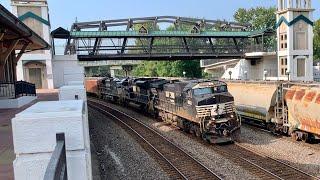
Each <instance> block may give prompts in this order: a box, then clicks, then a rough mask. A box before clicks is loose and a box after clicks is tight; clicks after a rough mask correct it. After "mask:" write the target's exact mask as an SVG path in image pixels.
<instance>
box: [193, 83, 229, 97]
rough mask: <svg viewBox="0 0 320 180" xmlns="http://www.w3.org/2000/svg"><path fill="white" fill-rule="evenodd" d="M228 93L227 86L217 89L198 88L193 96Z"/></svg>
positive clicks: (217, 87)
mask: <svg viewBox="0 0 320 180" xmlns="http://www.w3.org/2000/svg"><path fill="white" fill-rule="evenodd" d="M227 91H228V88H227V86H225V85H223V86H216V87H206V88H197V89H194V90H193V94H194V95H195V96H202V95H208V94H214V93H222V92H227Z"/></svg>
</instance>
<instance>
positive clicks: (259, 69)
mask: <svg viewBox="0 0 320 180" xmlns="http://www.w3.org/2000/svg"><path fill="white" fill-rule="evenodd" d="M277 68H278V64H277V57H276V56H265V57H263V58H262V59H261V60H257V62H256V65H251V60H246V59H241V60H240V61H239V62H238V63H237V64H236V65H235V66H234V67H233V68H228V69H227V70H226V71H225V72H224V74H223V76H222V78H223V79H230V75H229V71H231V72H232V74H231V79H237V80H239V79H241V80H264V79H265V76H264V71H265V70H266V71H267V72H268V74H267V79H271V78H273V79H274V78H277ZM245 72H246V73H247V74H246V73H245Z"/></svg>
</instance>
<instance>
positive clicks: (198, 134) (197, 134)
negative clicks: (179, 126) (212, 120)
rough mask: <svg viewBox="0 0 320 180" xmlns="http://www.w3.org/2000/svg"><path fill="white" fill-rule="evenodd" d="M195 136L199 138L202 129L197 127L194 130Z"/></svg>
mask: <svg viewBox="0 0 320 180" xmlns="http://www.w3.org/2000/svg"><path fill="white" fill-rule="evenodd" d="M194 135H195V136H197V137H200V136H201V132H200V128H199V127H198V126H196V128H195V130H194Z"/></svg>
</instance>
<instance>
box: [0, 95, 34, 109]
mask: <svg viewBox="0 0 320 180" xmlns="http://www.w3.org/2000/svg"><path fill="white" fill-rule="evenodd" d="M36 99H37V96H22V97H19V98H17V99H2V100H0V109H15V108H20V107H22V106H24V105H27V104H29V103H31V102H32V101H34V100H36Z"/></svg>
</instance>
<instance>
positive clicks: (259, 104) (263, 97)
mask: <svg viewBox="0 0 320 180" xmlns="http://www.w3.org/2000/svg"><path fill="white" fill-rule="evenodd" d="M227 84H228V89H229V92H230V93H231V94H232V96H233V97H234V100H235V105H236V109H237V113H238V114H239V115H241V116H242V117H246V118H251V119H255V120H260V121H264V122H270V121H271V119H272V117H274V106H275V105H276V93H277V88H278V86H279V85H278V84H277V83H268V84H266V83H260V82H227Z"/></svg>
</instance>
